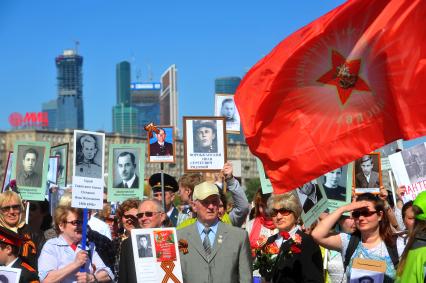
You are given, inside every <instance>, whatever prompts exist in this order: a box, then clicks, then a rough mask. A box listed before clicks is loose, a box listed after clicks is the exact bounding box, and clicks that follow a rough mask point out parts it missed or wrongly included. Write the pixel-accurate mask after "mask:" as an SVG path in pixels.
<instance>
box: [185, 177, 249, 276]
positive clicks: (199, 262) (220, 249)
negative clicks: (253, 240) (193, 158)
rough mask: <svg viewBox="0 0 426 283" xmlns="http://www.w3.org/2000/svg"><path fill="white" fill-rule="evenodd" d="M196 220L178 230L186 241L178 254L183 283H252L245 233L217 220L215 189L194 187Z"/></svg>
mask: <svg viewBox="0 0 426 283" xmlns="http://www.w3.org/2000/svg"><path fill="white" fill-rule="evenodd" d="M192 197H193V202H194V207H193V208H194V211H195V212H196V213H197V221H196V222H195V223H194V224H192V225H190V226H187V227H185V228H183V229H182V230H178V239H179V241H181V242H187V244H188V252H187V253H184V252H182V251H181V254H180V259H181V266H182V275H183V281H184V282H211V283H216V282H221V283H222V282H224V283H226V282H247V283H249V282H252V281H253V278H252V270H251V263H252V259H251V253H250V244H249V240H248V235H247V232H246V231H244V230H241V229H239V228H236V227H233V226H231V225H227V224H224V223H222V222H221V221H220V220H219V202H220V200H219V190H218V188H217V187H216V186H215V185H214V184H211V183H208V182H203V183H201V184H199V185H197V186H195V188H194V192H193V196H192Z"/></svg>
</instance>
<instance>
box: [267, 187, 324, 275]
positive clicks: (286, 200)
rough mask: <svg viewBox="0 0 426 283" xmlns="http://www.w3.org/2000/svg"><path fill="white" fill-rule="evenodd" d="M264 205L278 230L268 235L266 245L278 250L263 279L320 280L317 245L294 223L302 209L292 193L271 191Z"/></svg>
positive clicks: (321, 272)
mask: <svg viewBox="0 0 426 283" xmlns="http://www.w3.org/2000/svg"><path fill="white" fill-rule="evenodd" d="M267 204H268V210H269V214H270V215H271V217H272V221H273V222H274V225H275V227H276V228H277V229H278V230H279V233H278V234H275V235H273V236H271V237H269V239H268V241H267V242H266V245H267V246H268V245H274V246H276V247H277V248H279V252H278V255H277V257H276V260H275V264H274V266H273V268H272V272H271V274H270V276H265V277H266V279H267V280H268V279H272V282H324V276H323V271H322V256H321V251H320V248H319V246H318V245H317V244H316V243H315V242H314V240H313V239H312V237H311V236H310V235H307V234H306V233H304V232H303V231H302V230H301V227H300V226H299V225H298V224H297V223H298V221H299V218H300V215H301V213H302V208H301V206H300V204H299V201H298V199H297V197H296V195H295V193H294V192H291V193H286V194H280V195H276V194H272V195H271V197H270V198H269V199H268V202H267ZM262 276H264V275H263V274H262ZM268 277H270V278H268Z"/></svg>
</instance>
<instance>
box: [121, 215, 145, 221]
mask: <svg viewBox="0 0 426 283" xmlns="http://www.w3.org/2000/svg"><path fill="white" fill-rule="evenodd" d="M123 217H124V218H125V219H127V220H128V219H132V220H134V219H136V216H134V215H131V214H124V215H123ZM142 217H143V216H142Z"/></svg>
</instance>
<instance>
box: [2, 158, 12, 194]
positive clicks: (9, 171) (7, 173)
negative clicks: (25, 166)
mask: <svg viewBox="0 0 426 283" xmlns="http://www.w3.org/2000/svg"><path fill="white" fill-rule="evenodd" d="M12 163H13V151H9V153H8V155H7V162H6V168H5V169H4V175H3V185H2V187H1V188H2V190H1V191H2V192H4V191H5V190H6V188H7V187H8V185H9V182H10V180H11V178H10V177H11V176H12Z"/></svg>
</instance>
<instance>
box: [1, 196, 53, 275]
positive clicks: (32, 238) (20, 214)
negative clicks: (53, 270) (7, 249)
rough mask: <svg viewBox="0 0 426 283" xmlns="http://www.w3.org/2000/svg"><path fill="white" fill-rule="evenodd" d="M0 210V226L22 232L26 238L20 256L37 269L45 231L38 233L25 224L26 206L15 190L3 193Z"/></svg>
mask: <svg viewBox="0 0 426 283" xmlns="http://www.w3.org/2000/svg"><path fill="white" fill-rule="evenodd" d="M0 212H1V213H0V226H2V227H5V228H7V229H9V230H12V231H14V232H16V233H18V234H20V235H21V236H22V237H23V238H24V239H25V244H24V245H23V247H22V249H21V252H20V256H21V257H22V259H23V260H24V261H25V262H27V263H28V264H29V265H31V266H32V267H33V268H34V269H37V257H38V255H39V254H40V251H39V247H41V246H43V243H44V242H45V238H44V235H43V233H41V232H40V233H37V232H35V231H33V230H32V229H31V228H30V226H29V225H27V224H25V208H24V205H23V203H22V199H21V197H20V196H19V195H18V194H17V193H15V192H13V191H4V192H3V193H1V194H0Z"/></svg>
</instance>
